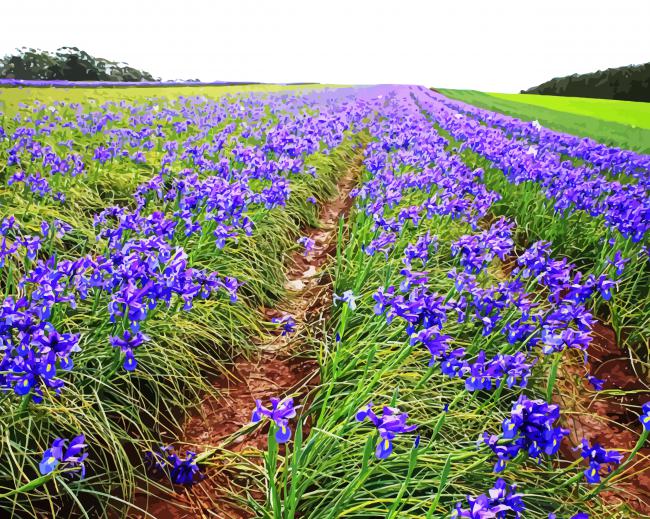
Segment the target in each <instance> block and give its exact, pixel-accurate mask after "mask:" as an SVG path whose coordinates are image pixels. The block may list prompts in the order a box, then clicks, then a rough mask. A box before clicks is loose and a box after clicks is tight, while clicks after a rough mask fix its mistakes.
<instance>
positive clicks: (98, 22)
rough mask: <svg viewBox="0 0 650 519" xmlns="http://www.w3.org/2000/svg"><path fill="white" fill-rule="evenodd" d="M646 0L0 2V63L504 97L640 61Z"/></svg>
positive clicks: (648, 23)
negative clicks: (76, 54)
mask: <svg viewBox="0 0 650 519" xmlns="http://www.w3.org/2000/svg"><path fill="white" fill-rule="evenodd" d="M649 27H650V0H617V1H615V2H612V1H611V0H609V1H606V0H534V1H533V0H475V1H474V0H442V1H440V0H429V1H417V0H396V1H392V2H391V1H384V0H374V1H372V0H327V1H322V2H318V3H317V2H313V1H309V0H302V1H300V0H275V1H273V0H228V1H220V0H176V1H168V0H158V1H149V0H106V1H104V2H103V3H100V2H98V1H97V0H67V1H64V0H0V55H4V54H6V53H9V52H12V51H13V49H15V48H16V47H22V46H27V47H36V48H41V49H46V50H54V49H56V48H58V47H61V46H76V47H79V48H81V49H83V50H85V51H87V52H88V53H90V54H92V55H95V56H99V57H103V58H107V59H111V60H115V61H125V62H127V63H128V64H130V65H132V66H135V67H137V68H141V69H144V70H147V71H149V72H151V73H152V74H153V75H154V76H159V77H161V78H162V79H193V78H198V79H201V80H204V81H212V80H235V81H248V80H250V81H262V82H298V81H317V82H321V83H354V84H370V83H412V84H421V85H427V86H439V87H449V88H472V89H477V90H485V91H497V92H517V91H519V90H520V89H522V88H528V87H531V86H534V85H536V84H538V83H541V82H542V81H545V80H547V79H550V78H552V77H555V76H561V75H566V74H571V73H573V72H578V73H580V72H591V71H595V70H597V69H599V68H600V69H602V68H607V67H615V66H621V65H627V64H632V63H644V62H648V61H650V29H649Z"/></svg>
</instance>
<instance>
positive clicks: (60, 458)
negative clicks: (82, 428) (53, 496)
mask: <svg viewBox="0 0 650 519" xmlns="http://www.w3.org/2000/svg"><path fill="white" fill-rule="evenodd" d="M84 442H85V437H84V435H83V434H80V435H79V436H76V437H74V438H73V439H72V440H70V443H69V444H68V440H65V439H63V438H57V439H55V440H54V441H53V442H52V446H51V447H50V448H49V449H47V450H46V451H45V452H44V453H43V459H42V460H41V462H40V463H39V465H38V468H39V470H40V472H41V474H43V475H46V474H49V473H51V472H52V471H54V470H55V469H56V468H58V467H62V468H63V470H65V471H66V472H71V473H74V474H79V476H80V477H81V478H83V477H84V476H85V475H86V467H85V464H84V460H85V459H86V458H87V456H88V454H87V453H84V452H82V451H83V449H84V448H85V447H86V444H85V443H84ZM66 444H68V446H67V448H66ZM64 449H65V450H64ZM71 468H78V470H75V471H68V470H67V469H71Z"/></svg>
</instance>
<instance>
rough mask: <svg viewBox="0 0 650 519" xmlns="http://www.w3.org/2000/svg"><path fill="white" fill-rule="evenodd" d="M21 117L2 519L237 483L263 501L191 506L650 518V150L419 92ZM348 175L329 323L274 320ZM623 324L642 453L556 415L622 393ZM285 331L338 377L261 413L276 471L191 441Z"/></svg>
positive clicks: (8, 137)
mask: <svg viewBox="0 0 650 519" xmlns="http://www.w3.org/2000/svg"><path fill="white" fill-rule="evenodd" d="M196 88H197V89H198V88H201V87H196ZM25 90H26V89H25ZM34 99H36V100H34ZM0 102H1V104H0V111H4V112H3V113H2V114H0V178H1V179H2V183H1V185H0V198H1V200H2V204H1V205H0V212H1V214H0V234H2V240H1V243H0V267H1V268H0V289H2V290H3V291H4V295H3V300H2V305H1V307H0V353H1V354H2V357H1V360H0V388H2V392H1V393H0V402H1V405H0V433H1V434H0V436H1V439H0V516H2V517H5V516H7V517H50V518H54V517H57V518H58V517H135V516H136V515H134V514H141V515H139V517H140V516H142V517H146V516H147V514H148V513H149V512H147V505H146V501H145V502H143V501H141V500H139V501H138V502H137V504H136V499H135V496H136V494H140V495H141V494H142V493H143V492H144V493H148V494H151V495H153V494H154V493H159V492H160V491H161V489H166V491H167V493H168V498H169V499H173V496H174V495H175V494H176V495H181V494H185V495H190V494H191V493H192V492H198V491H199V489H200V488H201V487H202V486H205V485H206V483H207V482H206V481H205V480H206V479H210V478H214V477H215V476H214V474H215V473H220V474H222V473H226V474H237V476H236V477H234V476H233V479H236V480H237V481H236V483H237V484H233V485H223V488H221V489H220V492H219V495H218V496H216V497H215V501H217V502H218V501H221V500H222V501H225V502H228V503H229V504H231V505H232V506H234V507H236V508H237V509H238V510H239V514H240V515H232V516H230V515H228V514H227V513H226V512H224V511H222V510H220V509H218V508H215V509H212V510H210V509H205V510H202V512H201V514H202V515H193V516H192V515H188V516H187V517H202V516H203V517H266V518H273V519H290V518H297V517H311V518H318V519H320V518H337V517H358V518H369V517H370V518H375V517H377V518H379V517H390V518H398V517H400V518H401V517H409V518H421V517H425V518H438V517H440V518H443V517H444V518H447V517H458V518H461V517H462V518H465V517H467V518H480V519H487V518H491V517H497V518H518V517H531V518H544V519H547V518H548V519H551V518H559V519H564V518H567V519H568V518H574V519H584V518H586V517H591V518H609V517H612V518H628V517H629V518H634V517H645V516H646V515H645V514H646V513H647V510H649V509H650V491H648V492H649V493H644V492H645V491H644V490H643V489H641V490H638V489H637V490H635V491H631V490H630V488H629V486H630V481H633V482H634V481H635V480H634V479H633V478H634V477H636V476H638V474H639V473H641V472H643V471H644V470H647V468H648V466H649V465H648V453H647V449H646V440H647V439H648V435H650V397H648V398H647V399H646V400H647V401H649V402H648V404H647V405H645V400H644V398H645V396H647V384H648V383H649V382H650V372H649V368H650V364H649V357H650V352H649V347H650V346H649V341H650V249H649V248H648V246H649V245H650V244H649V241H648V236H649V231H650V197H649V196H648V191H649V189H650V156H648V155H642V154H639V153H637V152H634V151H629V150H625V149H620V148H614V147H612V146H607V145H605V144H601V143H599V142H597V141H595V140H591V139H584V138H581V137H577V136H573V135H569V134H564V133H558V132H556V131H553V130H550V129H548V128H545V127H544V126H542V125H541V124H540V123H539V122H537V121H536V120H534V121H523V120H519V119H515V118H513V117H510V116H507V115H503V114H500V113H496V112H490V111H488V110H485V109H482V108H478V107H476V106H474V105H469V104H465V103H463V102H461V101H458V100H455V99H452V98H451V97H445V96H443V95H441V94H439V93H437V92H434V91H430V90H427V89H425V88H423V87H415V86H413V87H410V86H391V85H385V86H369V87H338V88H331V87H323V86H304V87H288V86H287V87H282V86H260V85H255V86H250V87H242V86H237V87H205V88H203V89H201V90H199V91H195V90H191V89H184V88H167V89H162V88H161V89H156V90H155V91H154V90H152V89H144V88H142V89H98V90H96V91H90V90H86V91H81V90H79V91H75V89H72V90H70V91H61V90H59V91H54V90H50V89H29V94H28V95H27V94H26V93H25V91H24V89H18V88H15V87H6V88H3V89H2V93H0ZM542 122H544V121H542ZM355 164H356V165H357V166H358V167H357V166H355ZM350 171H354V172H355V173H354V174H355V177H354V182H355V186H354V187H353V189H352V191H351V193H350V196H351V198H352V206H351V208H350V210H349V212H348V213H347V214H344V213H342V214H341V218H340V220H339V223H338V227H337V229H336V232H335V233H334V234H335V236H334V238H335V239H334V243H333V244H332V253H331V259H330V261H329V262H327V263H326V264H325V265H324V266H323V268H322V271H320V272H318V273H317V275H318V276H319V279H322V280H324V281H323V283H325V284H326V285H327V286H328V287H329V288H328V290H329V292H330V293H331V297H330V298H329V299H328V300H327V301H328V303H327V308H324V309H323V311H322V318H319V319H316V318H315V317H314V316H313V315H312V316H311V317H310V315H309V313H308V315H307V317H306V318H305V321H304V322H300V323H297V324H296V322H295V321H294V320H293V317H292V316H291V315H286V316H284V317H283V318H281V319H269V318H268V316H267V314H266V313H265V312H264V310H265V309H269V308H275V307H277V306H280V305H281V304H282V303H283V302H284V301H287V300H288V299H290V298H291V297H292V296H291V293H290V291H288V290H287V287H286V280H287V272H288V270H289V268H290V263H291V261H292V257H293V256H294V255H295V254H298V255H300V254H303V253H304V254H305V256H306V255H308V254H309V253H310V251H311V249H312V248H313V247H314V243H313V241H312V240H311V239H310V238H308V237H307V236H306V229H309V228H312V229H313V228H318V227H319V225H320V221H319V214H320V208H321V207H325V206H327V204H328V203H329V202H330V201H331V200H333V199H335V198H336V196H337V192H338V187H337V186H338V185H339V183H340V182H341V179H343V178H344V177H345V176H346V175H349V174H350ZM601 328H607V329H609V330H611V331H612V335H613V337H614V338H615V342H616V344H617V345H618V346H619V347H620V348H622V349H623V350H624V351H625V352H626V356H627V357H629V362H630V366H632V369H633V370H634V377H635V380H637V381H638V383H639V384H641V385H642V386H645V388H646V389H639V390H635V391H634V396H635V398H636V399H635V400H634V401H633V402H632V403H630V402H629V401H626V403H625V404H624V405H625V413H626V416H627V417H628V418H630V417H631V419H629V420H627V421H625V422H620V423H618V424H614V425H617V426H618V427H620V428H622V429H624V430H625V431H626V433H627V434H629V435H632V436H633V438H634V441H633V445H622V444H617V443H616V434H614V435H611V436H612V438H611V442H610V444H606V443H603V444H602V445H601V444H600V443H599V442H598V441H597V439H596V438H595V436H593V435H591V434H590V431H588V430H587V432H585V431H584V427H581V428H580V429H578V428H576V427H574V425H573V424H574V419H575V418H576V416H578V415H579V414H585V413H587V415H588V416H589V417H591V418H593V417H596V418H598V413H597V412H596V409H589V410H587V411H585V410H578V409H576V408H571V407H569V408H565V407H564V406H563V405H560V403H559V402H560V401H561V398H560V397H561V396H562V395H563V394H564V393H566V391H567V381H568V382H570V384H569V385H570V386H571V387H573V388H574V390H575V391H577V392H578V393H580V394H583V395H584V394H587V395H588V397H589V398H590V399H592V400H593V401H597V400H598V399H599V398H601V397H620V396H621V394H622V390H621V389H618V388H613V387H612V386H611V384H609V383H608V381H607V380H606V377H603V378H602V379H601V378H599V377H601V376H602V375H603V373H605V375H607V370H606V369H605V370H600V371H599V373H598V376H596V375H595V374H594V373H592V372H590V369H589V366H590V364H589V363H588V362H587V358H588V357H589V356H590V355H591V353H590V347H591V343H592V341H593V340H594V337H595V333H596V330H599V329H601ZM280 334H282V335H283V336H285V337H286V338H287V350H286V351H285V352H284V354H285V355H286V356H287V357H294V356H299V357H301V358H308V359H311V360H312V361H315V365H316V368H315V370H316V373H317V379H316V380H317V381H316V382H315V383H312V384H310V385H308V386H306V389H305V388H304V387H303V388H302V389H301V391H296V392H288V393H285V394H277V395H275V397H276V398H274V399H272V400H271V401H268V400H259V401H257V402H255V401H253V400H251V402H250V413H251V420H250V423H249V424H247V425H246V426H245V428H243V429H242V430H241V431H240V433H239V434H240V436H242V437H245V436H246V435H249V434H253V433H254V432H255V431H257V432H260V431H263V432H264V434H266V431H267V428H268V441H265V442H264V443H265V448H264V449H263V450H262V451H261V452H260V453H259V455H260V456H262V457H263V460H264V461H263V463H256V462H254V461H252V458H250V457H246V456H243V455H241V453H238V452H234V451H231V450H229V448H228V446H227V445H226V444H225V443H224V444H213V445H210V444H201V445H194V446H190V447H191V448H190V449H189V450H186V449H185V448H184V447H185V446H183V448H182V449H181V448H179V445H180V444H183V442H182V438H181V436H182V434H181V431H182V430H183V424H184V423H185V421H186V420H187V419H188V417H189V416H191V415H192V413H194V412H195V409H196V407H197V405H198V404H199V402H200V401H201V400H202V399H206V398H210V397H213V398H219V394H220V392H221V391H222V389H221V388H220V386H218V385H215V384H214V383H213V381H214V378H215V377H217V376H219V374H223V373H227V372H228V371H229V370H230V369H231V367H232V365H233V363H235V362H236V359H237V358H240V356H241V355H243V356H245V357H249V358H252V357H255V356H256V355H257V354H258V353H259V352H258V351H257V345H258V344H260V343H261V342H263V341H265V340H267V339H268V338H269V337H271V338H273V337H277V336H278V335H280ZM569 368H571V369H570V370H569ZM637 397H638V398H637ZM592 415H593V416H592ZM600 419H601V421H602V422H603V423H604V425H603V427H608V426H610V425H611V423H610V422H612V420H609V419H607V417H603V416H601V417H600ZM247 475H248V476H247ZM633 485H635V486H637V487H638V485H636V483H633ZM639 488H640V487H639ZM169 496H171V497H169ZM143 503H144V504H143ZM149 517H155V515H153V514H150V513H149ZM174 517H176V516H174ZM178 517H180V516H178Z"/></svg>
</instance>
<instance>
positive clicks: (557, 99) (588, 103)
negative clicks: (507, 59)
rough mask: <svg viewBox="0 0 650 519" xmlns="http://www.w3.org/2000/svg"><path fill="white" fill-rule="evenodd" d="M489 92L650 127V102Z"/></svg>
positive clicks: (527, 102)
mask: <svg viewBox="0 0 650 519" xmlns="http://www.w3.org/2000/svg"><path fill="white" fill-rule="evenodd" d="M489 95H491V96H494V97H498V98H499V99H504V100H506V101H514V102H516V103H525V104H527V105H534V106H541V107H542V108H550V109H551V110H559V111H560V112H567V113H570V114H576V115H586V116H588V117H597V118H598V119H602V120H603V121H611V122H614V123H621V124H626V125H628V126H631V127H632V128H645V129H646V130H648V129H650V103H637V102H635V101H618V100H615V99H590V98H586V97H561V96H548V95H537V94H498V93H492V92H490V93H489Z"/></svg>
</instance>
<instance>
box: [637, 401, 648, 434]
mask: <svg viewBox="0 0 650 519" xmlns="http://www.w3.org/2000/svg"><path fill="white" fill-rule="evenodd" d="M641 411H642V412H641V416H640V417H639V420H640V421H641V424H643V429H644V430H646V431H650V402H646V403H645V404H643V406H641Z"/></svg>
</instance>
